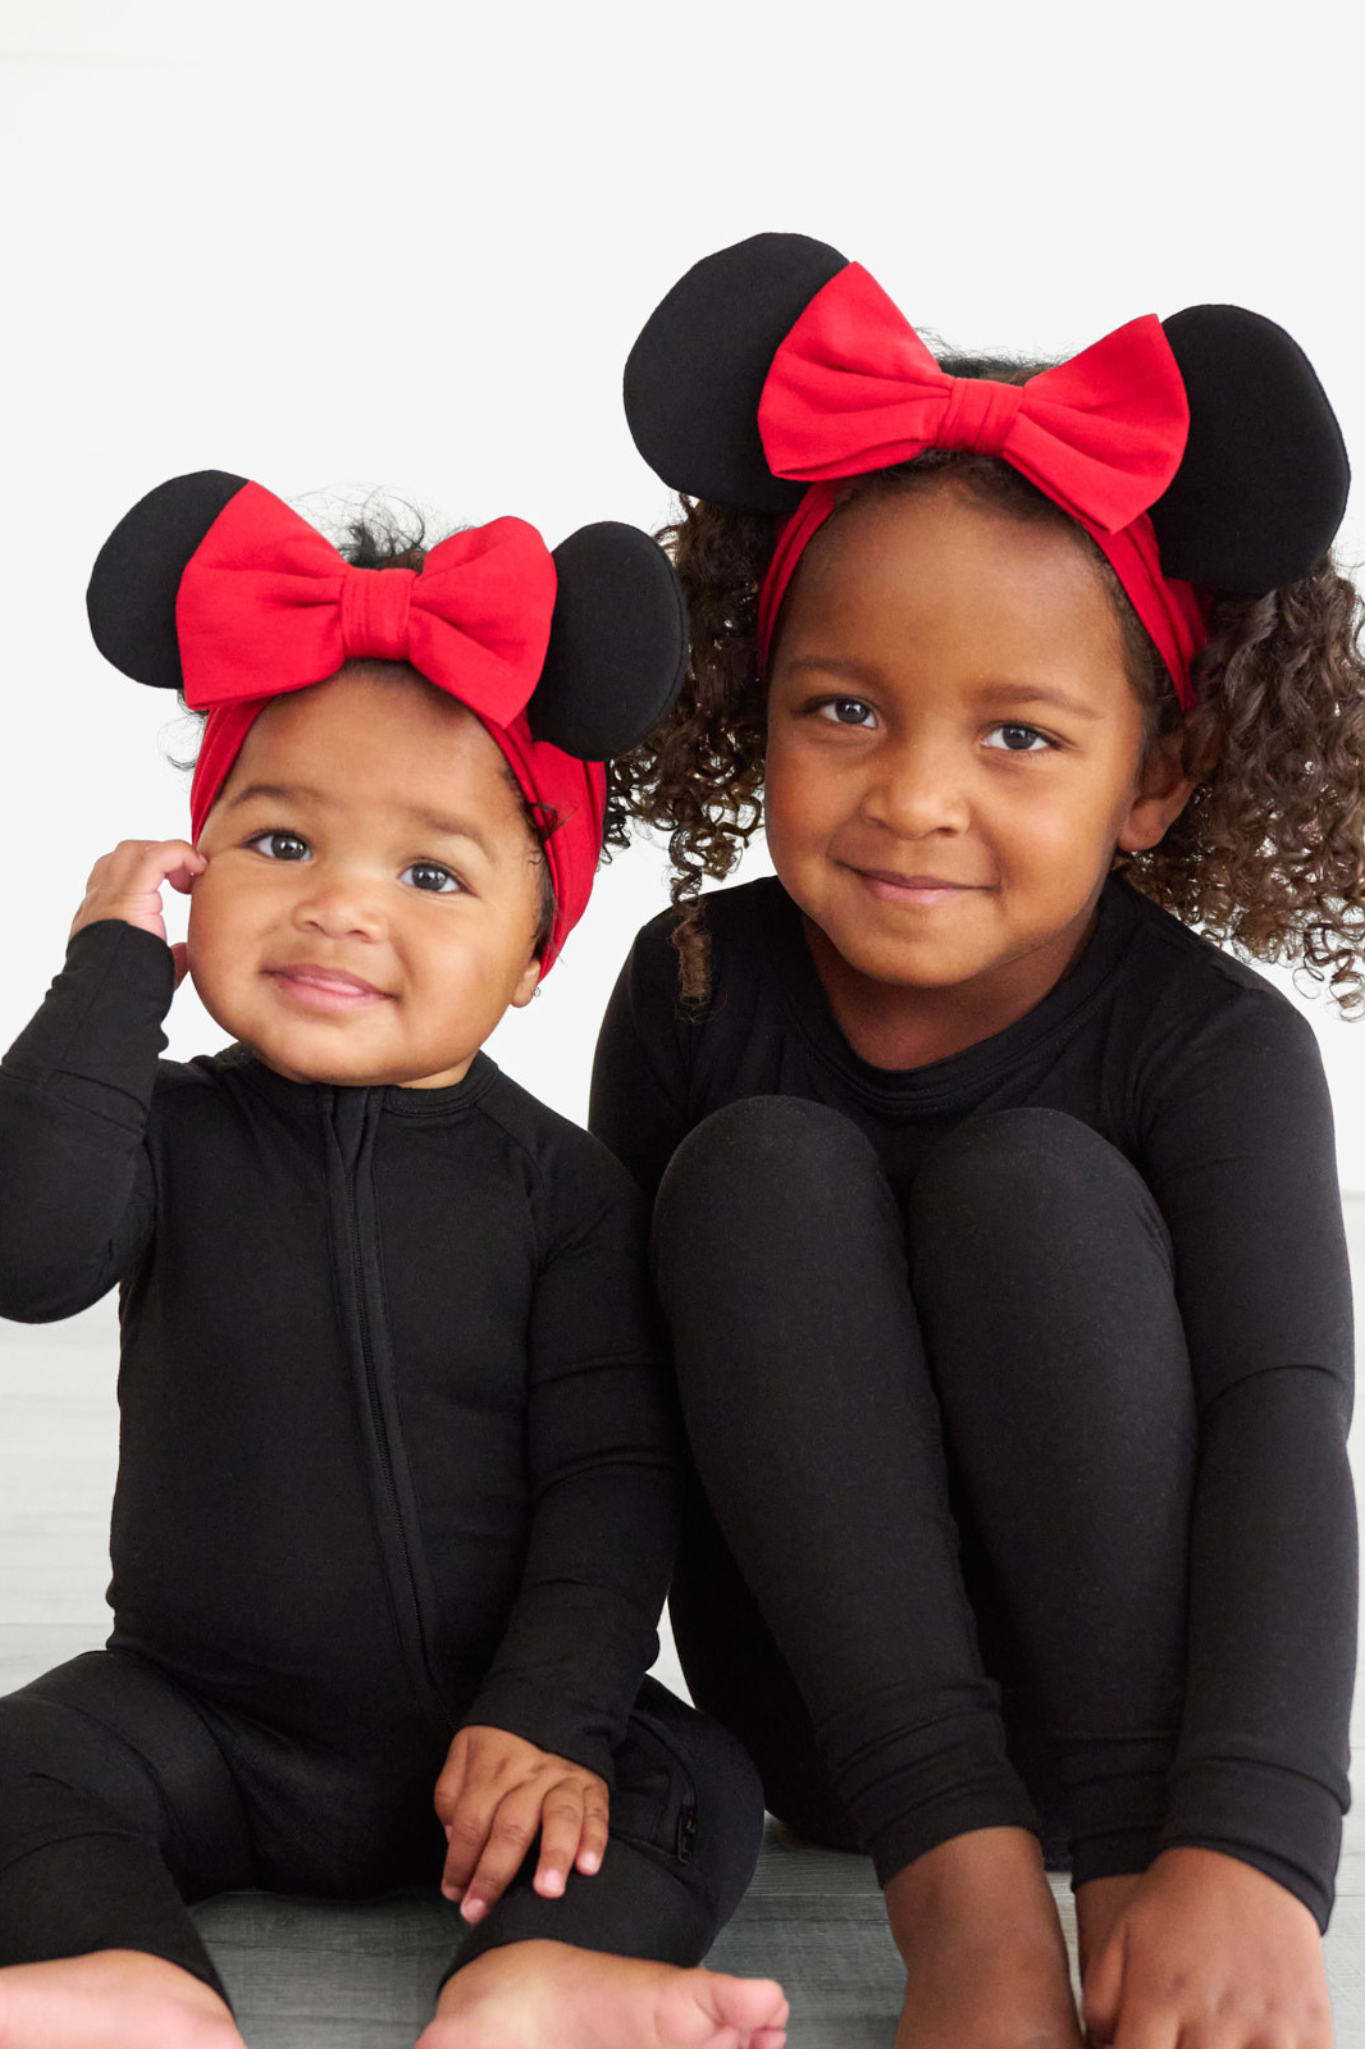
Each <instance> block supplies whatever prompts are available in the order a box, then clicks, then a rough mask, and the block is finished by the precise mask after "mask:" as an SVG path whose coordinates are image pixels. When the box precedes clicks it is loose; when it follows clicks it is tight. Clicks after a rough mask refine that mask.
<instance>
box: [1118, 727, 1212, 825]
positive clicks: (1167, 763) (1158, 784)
mask: <svg viewBox="0 0 1365 2049" xmlns="http://www.w3.org/2000/svg"><path fill="white" fill-rule="evenodd" d="M1184 741H1185V736H1184V733H1183V731H1180V730H1177V731H1176V732H1174V733H1163V734H1161V736H1160V737H1159V738H1158V739H1156V740H1154V741H1153V742H1152V744H1151V746H1150V747H1149V748H1148V749H1147V752H1146V755H1145V757H1144V759H1143V763H1142V768H1141V770H1140V772H1139V775H1138V786H1137V792H1136V794H1135V796H1134V798H1133V801H1132V803H1131V805H1130V806H1129V809H1128V815H1127V817H1126V818H1125V819H1124V821H1123V824H1122V825H1121V826H1120V828H1119V836H1118V844H1119V846H1120V847H1121V848H1122V850H1123V852H1124V853H1125V854H1139V853H1145V852H1147V850H1148V849H1149V848H1151V847H1155V846H1158V845H1159V844H1160V842H1161V841H1162V840H1163V839H1164V838H1165V836H1166V834H1167V833H1168V832H1169V831H1170V829H1171V827H1172V826H1173V825H1174V824H1175V821H1176V819H1177V818H1179V816H1180V814H1181V812H1182V811H1183V810H1184V809H1185V806H1186V805H1187V804H1188V803H1189V801H1190V798H1191V797H1192V796H1193V795H1194V792H1195V790H1196V789H1197V788H1198V787H1199V785H1198V779H1197V778H1196V777H1194V776H1190V775H1187V774H1186V773H1185V761H1184Z"/></svg>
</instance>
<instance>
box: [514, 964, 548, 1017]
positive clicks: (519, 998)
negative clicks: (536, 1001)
mask: <svg viewBox="0 0 1365 2049" xmlns="http://www.w3.org/2000/svg"><path fill="white" fill-rule="evenodd" d="M544 966H545V963H544V961H543V960H542V959H541V957H540V955H539V954H538V953H536V954H532V956H531V958H530V960H528V961H527V963H526V966H525V967H524V968H523V969H522V971H521V976H520V979H519V980H518V982H517V986H516V988H515V989H514V990H513V991H512V994H511V997H510V999H509V1003H510V1008H511V1009H513V1010H525V1008H526V1006H527V1004H528V1003H529V1002H530V1000H531V998H532V997H533V996H534V995H535V993H536V990H537V989H538V988H539V987H540V977H541V972H542V970H543V968H544Z"/></svg>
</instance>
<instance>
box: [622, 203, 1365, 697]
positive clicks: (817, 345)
mask: <svg viewBox="0 0 1365 2049" xmlns="http://www.w3.org/2000/svg"><path fill="white" fill-rule="evenodd" d="M625 401H626V416H627V418H628V420H629V422H630V430H631V433H632V434H633V435H634V437H635V443H636V446H637V447H638V448H639V450H640V453H641V454H642V455H643V456H644V458H645V460H646V462H648V463H649V464H650V465H651V467H652V468H653V469H654V470H656V471H657V472H658V474H659V476H661V477H662V478H663V480H664V482H665V483H666V484H669V485H671V486H672V488H673V489H674V490H675V491H681V492H684V493H685V494H686V495H687V496H688V497H690V498H700V499H707V500H710V501H712V502H713V503H715V504H718V505H731V506H736V507H743V508H744V509H746V510H748V511H751V512H758V513H768V514H772V515H775V516H778V517H780V518H782V519H783V520H785V521H786V522H787V524H786V526H785V527H784V528H783V530H782V532H781V534H780V537H779V541H778V551H777V559H776V561H775V562H774V563H773V565H772V567H771V569H770V571H769V573H768V576H767V579H766V581H765V584H764V587H763V591H762V593H761V605H762V632H763V635H764V636H765V641H764V645H765V648H766V645H767V641H768V640H770V638H771V634H772V630H773V622H774V620H775V619H776V616H777V611H778V607H779V605H780V604H781V600H782V593H783V591H784V590H785V588H786V585H787V583H788V582H789V580H790V577H791V574H792V571H793V569H794V568H795V565H796V563H797V561H798V560H799V559H800V554H801V550H802V549H803V548H804V547H805V545H806V543H807V542H808V541H809V540H810V537H811V535H812V534H813V533H815V532H816V531H818V529H819V526H820V524H821V523H822V521H823V520H824V519H826V518H827V517H828V516H829V513H830V511H831V510H832V509H833V507H834V505H835V504H836V503H837V502H838V498H839V495H840V493H839V483H840V480H841V479H844V478H847V477H852V476H857V475H860V474H861V473H863V472H864V471H867V470H875V469H882V468H885V467H887V466H889V465H892V464H895V463H901V462H906V461H908V460H909V459H910V458H912V457H913V456H915V455H917V454H918V453H919V452H920V451H921V450H922V449H926V448H970V449H977V450H983V451H985V452H987V453H989V454H991V455H995V456H998V457H1000V458H1002V459H1003V460H1004V461H1005V462H1008V463H1010V464H1011V465H1012V466H1013V467H1014V468H1016V469H1018V470H1019V471H1020V472H1021V474H1022V475H1024V476H1026V477H1028V478H1029V479H1030V480H1031V481H1032V482H1033V483H1034V484H1035V485H1037V487H1038V488H1039V489H1040V490H1041V491H1043V492H1045V493H1046V494H1047V496H1048V497H1050V498H1052V499H1054V500H1055V501H1056V503H1057V504H1059V505H1061V506H1062V507H1063V508H1064V509H1065V510H1066V511H1067V512H1068V513H1070V515H1071V516H1072V517H1073V518H1074V519H1076V520H1077V521H1079V523H1080V524H1081V525H1082V526H1083V527H1084V528H1085V530H1086V532H1087V533H1089V534H1090V535H1091V536H1092V537H1093V538H1094V540H1095V541H1096V542H1097V544H1098V545H1099V547H1100V548H1101V549H1102V550H1103V551H1104V553H1105V555H1106V556H1107V557H1108V559H1109V561H1110V562H1111V563H1112V564H1113V566H1114V569H1115V571H1116V572H1117V574H1118V576H1119V578H1120V581H1121V582H1122V584H1123V587H1124V589H1125V591H1126V592H1127V593H1128V596H1129V598H1130V599H1131V600H1132V603H1133V606H1134V608H1135V610H1136V611H1137V613H1138V616H1139V618H1140V619H1141V620H1142V622H1143V625H1144V626H1145V627H1146V629H1147V631H1148V632H1149V633H1150V635H1151V636H1152V639H1153V640H1154V641H1155V643H1156V645H1157V647H1158V648H1159V649H1160V651H1161V654H1162V657H1163V659H1164V660H1165V662H1166V665H1167V667H1168V668H1169V670H1170V672H1171V676H1172V678H1173V680H1174V683H1175V686H1176V689H1177V690H1178V691H1179V692H1180V695H1181V701H1182V703H1185V704H1188V702H1189V665H1190V662H1191V660H1192V658H1193V656H1194V654H1195V652H1196V651H1197V649H1198V647H1199V645H1200V643H1201V641H1202V639H1203V635H1204V629H1203V625H1202V622H1201V619H1200V616H1199V608H1198V606H1197V605H1196V604H1195V601H1194V590H1195V589H1198V590H1200V591H1206V592H1214V593H1218V594H1228V595H1233V596H1239V597H1253V596H1259V595H1260V594H1261V593H1263V592H1266V591H1272V590H1277V589H1279V588H1280V587H1281V586H1282V585H1285V584H1288V583H1293V582H1295V581H1296V580H1297V579H1298V578H1300V577H1303V576H1307V575H1308V574H1309V573H1310V572H1311V571H1312V570H1313V569H1314V567H1315V566H1316V565H1317V564H1318V563H1319V562H1321V560H1322V559H1323V557H1324V556H1325V554H1326V552H1327V550H1328V549H1329V548H1330V546H1331V544H1332V539H1333V536H1334V535H1335V533H1336V531H1337V528H1338V526H1339V525H1340V523H1341V518H1342V514H1343V513H1344V511H1345V508H1346V496H1347V491H1348V489H1349V486H1350V480H1351V471H1350V465H1349V463H1348V462H1347V459H1346V449H1345V446H1344V444H1343V442H1342V438H1341V429H1340V428H1339V426H1338V425H1337V422H1336V417H1335V415H1334V414H1333V412H1332V408H1331V406H1330V404H1329V403H1328V400H1327V395H1326V393H1325V392H1324V391H1323V388H1322V386H1321V384H1320V383H1319V382H1318V379H1317V377H1316V375H1315V374H1314V371H1313V366H1312V364H1311V363H1310V362H1309V361H1308V358H1307V357H1306V356H1305V355H1304V353H1303V350H1302V349H1301V348H1300V347H1299V345H1298V343H1297V342H1295V341H1294V340H1293V338H1292V336H1290V335H1288V334H1286V333H1285V331H1284V329H1283V328H1282V327H1277V326H1276V325H1275V323H1274V321H1272V320H1266V319H1265V318H1264V317H1263V316H1262V315H1261V314H1259V313H1249V312H1248V311H1247V310H1246V309H1245V308H1244V307H1241V306H1187V307H1186V308H1185V309H1184V311H1183V312H1180V313H1175V314H1172V315H1171V317H1170V318H1169V319H1167V320H1165V321H1163V322H1161V323H1160V325H1158V323H1157V322H1156V321H1155V320H1151V319H1146V320H1137V321H1134V322H1132V323H1131V324H1130V325H1129V326H1127V327H1123V328H1120V329H1119V331H1118V332H1117V334H1112V335H1110V336H1108V338H1107V339H1106V340H1104V341H1102V342H1099V343H1097V344H1096V345H1095V347H1093V348H1090V349H1087V350H1085V352H1084V353H1083V354H1082V355H1079V356H1077V357H1075V358H1074V360H1073V361H1071V362H1070V363H1063V364H1060V365H1059V366H1058V367H1057V368H1056V369H1054V370H1046V371H1043V372H1042V373H1041V374H1040V375H1039V376H1037V377H1033V378H1030V379H1029V381H1028V383H1027V384H1025V385H1022V386H1017V385H1012V384H1003V383H999V382H997V381H994V380H992V379H988V378H976V379H974V378H954V377H950V376H948V375H947V374H946V373H945V372H944V371H942V370H941V369H940V368H939V366H938V364H937V363H936V362H935V361H934V359H933V357H932V356H931V355H930V354H929V352H928V350H927V349H926V348H925V347H924V345H923V343H922V342H921V341H920V339H919V336H918V335H917V334H916V333H915V332H914V329H913V328H911V327H910V326H909V325H908V323H907V322H906V321H905V320H904V319H903V318H902V316H901V314H900V313H898V312H897V310H896V308H895V307H894V306H893V305H892V303H891V301H890V300H889V299H888V298H887V297H886V295H885V293H884V292H882V291H881V290H880V288H879V287H878V286H877V285H876V284H875V283H874V282H873V280H872V279H871V278H870V277H869V276H868V275H867V273H866V272H865V271H864V270H861V269H860V268H859V267H858V266H857V265H856V264H851V263H850V262H849V261H848V258H847V257H846V256H844V255H842V254H841V252H840V251H839V250H837V249H834V248H831V247H830V245H829V244H828V243H827V242H817V241H814V240H812V239H811V237H810V236H808V235H788V234H781V235H778V234H762V235H751V236H749V237H748V238H747V240H745V241H743V242H736V243H734V244H733V245H732V246H731V247H730V248H728V249H718V250H716V251H715V252H714V253H713V254H712V255H710V256H705V257H703V258H702V260H701V262H700V263H696V264H694V265H693V266H692V268H691V270H689V271H687V272H686V274H685V275H684V276H683V277H681V278H679V280H678V282H677V283H676V284H675V285H674V286H673V288H672V289H671V291H669V292H668V293H667V294H666V295H665V297H664V298H663V300H662V301H661V302H660V304H659V305H658V306H657V307H656V308H655V310H654V312H653V313H652V314H651V315H650V317H649V319H648V320H647V321H646V323H645V325H644V327H643V329H642V330H641V333H640V335H639V337H638V339H637V340H636V343H635V346H634V347H633V348H632V350H631V352H630V357H629V360H628V361H627V364H626V373H625ZM803 483H804V484H805V485H807V486H808V488H806V489H805V490H804V491H803V489H802V485H803ZM1192 587H1193V588H1192Z"/></svg>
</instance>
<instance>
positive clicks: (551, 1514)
mask: <svg viewBox="0 0 1365 2049" xmlns="http://www.w3.org/2000/svg"><path fill="white" fill-rule="evenodd" d="M602 1164H603V1166H610V1164H611V1163H610V1162H605V1161H604V1162H603V1163H602ZM610 1181H611V1184H612V1187H611V1191H610V1193H609V1195H608V1197H607V1199H606V1201H605V1202H604V1203H603V1204H602V1205H601V1207H600V1208H599V1210H598V1212H597V1213H596V1215H595V1216H593V1217H592V1219H591V1220H590V1221H589V1222H588V1223H587V1224H584V1223H583V1222H582V1219H581V1216H580V1217H579V1218H578V1219H577V1222H576V1227H575V1228H573V1229H571V1230H570V1231H569V1232H568V1233H567V1234H566V1235H565V1236H564V1237H563V1238H562V1239H561V1241H560V1242H559V1243H557V1244H556V1245H555V1246H554V1247H553V1249H552V1253H551V1257H550V1259H549V1260H548V1262H547V1264H546V1267H545V1269H544V1271H543V1272H542V1275H541V1278H540V1282H539V1284H538V1287H537V1291H536V1299H535V1304H534V1308H533V1311H532V1318H531V1330H530V1340H531V1372H530V1387H529V1399H528V1413H527V1462H528V1468H529V1479H530V1486H531V1525H530V1533H529V1541H528V1545H527V1553H526V1561H525V1565H524V1568H523V1573H522V1582H521V1587H520V1591H519V1593H518V1596H517V1600H516V1602H515V1604H514V1607H513V1610H512V1615H511V1618H510V1621H509V1623H508V1627H507V1630H506V1633H505V1635H504V1637H503V1641H502V1644H501V1646H500V1647H499V1651H498V1655H497V1657H496V1658H495V1660H494V1662H493V1665H492V1666H491V1668H490V1670H489V1672H488V1674H487V1676H486V1678H485V1680H484V1683H483V1686H482V1688H481V1689H480V1692H479V1695H478V1698H477V1699H476V1700H475V1701H474V1703H473V1705H472V1706H471V1708H470V1710H469V1713H468V1715H467V1717H466V1720H465V1723H464V1726H463V1727H462V1728H461V1729H460V1731H459V1732H458V1734H457V1735H456V1737H455V1740H454V1742H453V1743H452V1745H451V1748H450V1754H449V1757H448V1758H447V1761H446V1767H445V1770H444V1771H443V1772H442V1774H441V1778H440V1780H439V1782H438V1784H437V1787H436V1796H435V1804H436V1811H437V1814H438V1815H439V1817H440V1819H441V1821H442V1822H443V1823H444V1824H445V1828H446V1835H447V1840H448V1844H449V1848H448V1850H447V1855H446V1865H445V1873H444V1879H443V1890H444V1891H445V1893H446V1895H447V1897H448V1898H451V1899H459V1900H461V1901H462V1907H461V1912H462V1914H463V1915H464V1917H465V1919H466V1920H469V1921H478V1920H480V1919H481V1918H482V1916H483V1915H484V1913H485V1912H486V1911H487V1908H488V1906H489V1905H490V1904H491V1902H492V1901H494V1900H495V1899H497V1898H498V1897H499V1895H500V1894H501V1893H502V1892H503V1890H504V1889H505V1887H506V1886H507V1885H508V1883H509V1882H510V1881H511V1879H512V1877H513V1876H514V1875H515V1873H516V1871H517V1870H518V1869H519V1868H520V1865H521V1863H522V1861H523V1858H524V1857H525V1854H526V1852H527V1850H528V1849H529V1847H530V1845H531V1843H532V1842H533V1841H534V1839H535V1837H536V1834H537V1832H539V1834H540V1839H541V1841H540V1855H539V1859H538V1862H537V1869H536V1875H535V1888H536V1890H537V1892H539V1893H541V1894H543V1895H544V1896H545V1897H547V1898H554V1897H557V1896H558V1895H559V1894H560V1893H562V1892H563V1890H564V1887H565V1883H566V1881H567V1878H568V1873H569V1870H570V1868H571V1867H572V1868H576V1869H577V1870H578V1871H579V1872H580V1873H582V1874H584V1875H585V1876H589V1875H591V1874H592V1873H594V1872H595V1871H596V1870H597V1869H598V1868H599V1865H600V1863H601V1859H602V1854H603V1852H604V1851H605V1849H606V1845H607V1832H608V1808H609V1797H608V1787H609V1785H610V1782H611V1773H612V1751H613V1749H614V1748H615V1746H616V1744H617V1743H618V1742H619V1740H620V1738H621V1736H622V1734H623V1733H624V1730H625V1725H626V1721H627V1718H628V1716H629V1713H630V1710H631V1707H632V1705H633V1703H634V1700H635V1696H636V1694H637V1693H638V1691H639V1687H640V1681H641V1680H642V1678H643V1677H644V1674H645V1671H646V1670H647V1668H648V1666H649V1665H650V1664H651V1663H652V1661H653V1659H654V1656H655V1653H656V1651H657V1648H658V1639H657V1637H656V1635H655V1624H656V1622H657V1620H658V1616H659V1611H660V1609H661V1608H662V1606H663V1600H664V1595H665V1593H666V1591H667V1586H668V1576H669V1572H670V1570H671V1567H672V1560H673V1550H674V1545H675V1541H676V1500H675V1485H676V1467H675V1457H676V1443H677V1424H676V1419H675V1415H674V1408H673V1397H672V1387H671V1382H670V1381H669V1380H668V1378H667V1375H666V1373H665V1371H664V1369H663V1366H662V1363H661V1358H660V1355H659V1353H658V1351H657V1349H656V1342H655V1316H654V1309H653V1304H652V1299H651V1297H650V1295H649V1293H648V1289H647V1283H646V1275H645V1262H644V1232H643V1216H642V1214H641V1206H640V1203H639V1198H638V1196H637V1195H636V1193H635V1191H634V1190H633V1189H631V1188H630V1187H629V1186H628V1184H626V1185H623V1184H624V1177H623V1176H618V1174H617V1172H616V1171H615V1170H613V1171H612V1173H611V1176H610ZM580 1202H581V1198H580ZM576 1206H577V1205H575V1207H576Z"/></svg>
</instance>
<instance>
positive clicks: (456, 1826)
mask: <svg viewBox="0 0 1365 2049" xmlns="http://www.w3.org/2000/svg"><path fill="white" fill-rule="evenodd" d="M497 1805H498V1796H497V1794H496V1793H494V1792H491V1791H482V1792H479V1791H468V1792H465V1793H462V1794H461V1796H460V1798H459V1800H458V1801H457V1803H456V1804H455V1806H454V1807H453V1808H452V1809H451V1810H450V1812H449V1813H448V1814H447V1815H445V1816H443V1817H442V1819H443V1820H444V1822H445V1830H446V1861H445V1869H444V1871H443V1872H442V1873H441V1891H442V1892H443V1893H444V1894H445V1896H446V1898H447V1899H448V1900H458V1899H461V1898H462V1897H463V1896H464V1891H465V1887H466V1886H467V1885H468V1884H469V1881H470V1879H471V1878H472V1877H473V1875H474V1872H475V1871H476V1870H477V1868H478V1863H479V1859H480V1857H482V1855H483V1852H484V1846H485V1844H486V1843H487V1841H488V1832H489V1830H490V1829H491V1827H492V1825H493V1815H494V1813H495V1811H496V1809H497ZM437 1811H438V1812H439V1811H440V1810H439V1809H438V1810H437Z"/></svg>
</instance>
